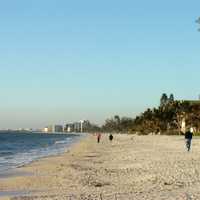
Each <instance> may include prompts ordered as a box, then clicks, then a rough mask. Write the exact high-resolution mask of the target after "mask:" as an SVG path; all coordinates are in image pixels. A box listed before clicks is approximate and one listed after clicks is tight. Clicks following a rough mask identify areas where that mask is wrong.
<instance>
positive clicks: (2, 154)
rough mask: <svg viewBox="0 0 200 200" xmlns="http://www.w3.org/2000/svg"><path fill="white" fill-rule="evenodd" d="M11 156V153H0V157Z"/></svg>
mask: <svg viewBox="0 0 200 200" xmlns="http://www.w3.org/2000/svg"><path fill="white" fill-rule="evenodd" d="M11 155H13V152H11V151H2V152H0V156H11Z"/></svg>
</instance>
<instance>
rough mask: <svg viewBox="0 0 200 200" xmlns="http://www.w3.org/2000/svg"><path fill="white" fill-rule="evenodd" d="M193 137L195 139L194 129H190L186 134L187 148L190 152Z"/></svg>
mask: <svg viewBox="0 0 200 200" xmlns="http://www.w3.org/2000/svg"><path fill="white" fill-rule="evenodd" d="M192 137H193V132H192V129H191V130H189V129H188V131H186V133H185V139H186V147H187V150H188V151H190V148H191V142H192Z"/></svg>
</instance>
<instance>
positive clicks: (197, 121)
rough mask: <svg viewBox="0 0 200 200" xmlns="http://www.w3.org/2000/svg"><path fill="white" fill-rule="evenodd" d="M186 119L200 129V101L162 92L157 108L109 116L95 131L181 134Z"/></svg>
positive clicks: (189, 124)
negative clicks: (184, 99)
mask: <svg viewBox="0 0 200 200" xmlns="http://www.w3.org/2000/svg"><path fill="white" fill-rule="evenodd" d="M183 119H185V122H186V125H187V126H188V127H189V126H190V127H194V128H195V130H196V132H198V131H200V101H177V100H174V95H173V94H171V95H170V96H169V97H168V96H167V94H165V93H164V94H162V96H161V99H160V105H159V106H158V107H157V108H152V109H150V108H148V109H147V110H145V111H144V112H143V113H141V114H140V115H138V116H136V117H135V118H129V117H120V116H118V115H116V116H114V117H112V118H109V119H107V120H106V121H105V123H104V124H103V125H102V126H101V127H98V126H96V129H93V130H94V131H96V130H97V131H102V132H115V133H138V134H149V133H155V134H158V133H159V134H181V125H182V122H183Z"/></svg>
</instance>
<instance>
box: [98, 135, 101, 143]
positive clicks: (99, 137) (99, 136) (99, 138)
mask: <svg viewBox="0 0 200 200" xmlns="http://www.w3.org/2000/svg"><path fill="white" fill-rule="evenodd" d="M100 140H101V133H98V134H97V143H100Z"/></svg>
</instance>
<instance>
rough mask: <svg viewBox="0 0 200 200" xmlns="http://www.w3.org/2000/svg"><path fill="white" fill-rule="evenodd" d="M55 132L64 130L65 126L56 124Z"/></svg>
mask: <svg viewBox="0 0 200 200" xmlns="http://www.w3.org/2000/svg"><path fill="white" fill-rule="evenodd" d="M53 132H55V133H61V132H63V126H62V125H55V126H54V130H53Z"/></svg>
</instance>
